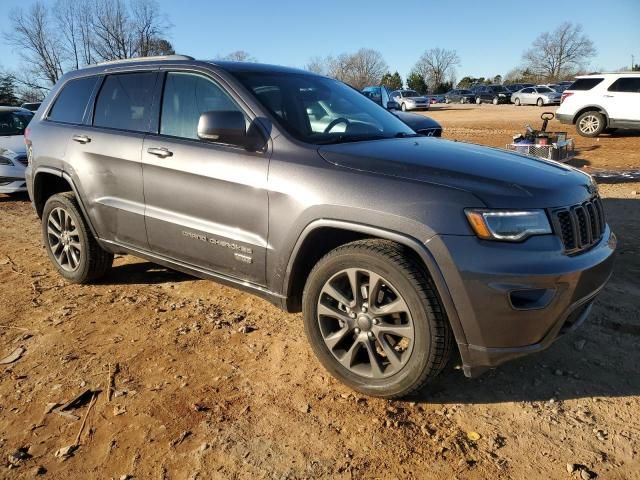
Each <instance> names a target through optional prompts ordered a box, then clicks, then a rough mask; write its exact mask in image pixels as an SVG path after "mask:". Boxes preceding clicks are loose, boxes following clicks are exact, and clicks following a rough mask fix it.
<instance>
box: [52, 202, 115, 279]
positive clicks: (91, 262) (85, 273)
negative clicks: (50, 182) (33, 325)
mask: <svg viewBox="0 0 640 480" xmlns="http://www.w3.org/2000/svg"><path fill="white" fill-rule="evenodd" d="M61 210H62V211H64V212H65V214H66V215H68V217H69V218H70V221H71V222H72V225H73V226H74V230H73V231H74V232H76V233H75V234H74V235H72V236H67V237H66V238H71V237H73V238H75V239H76V241H75V243H76V244H77V245H79V250H77V251H76V257H77V263H76V264H75V268H72V267H73V265H70V263H71V261H70V260H69V256H68V255H67V262H68V263H67V265H66V266H65V265H64V263H63V262H61V261H59V259H58V258H56V254H54V252H53V249H54V248H55V246H56V245H57V244H59V243H60V241H59V237H58V236H56V234H55V232H51V230H50V227H51V224H50V221H51V219H52V214H53V215H56V214H59V212H60V211H61ZM53 212H55V213H53ZM54 220H55V219H54ZM42 237H43V241H44V246H45V250H46V251H47V255H49V259H50V260H51V263H53V265H54V267H55V268H56V270H57V271H58V273H59V274H60V275H61V276H62V277H63V278H64V279H65V280H67V281H69V282H72V283H89V282H91V281H93V280H97V279H98V278H100V277H102V276H103V275H104V274H105V273H106V272H107V271H108V270H109V269H110V268H111V265H112V264H113V253H110V252H107V251H106V250H103V249H102V247H100V245H99V244H98V242H97V241H96V239H95V238H94V237H93V234H92V233H91V230H90V229H89V226H88V224H87V222H86V221H85V219H84V216H83V215H82V213H81V211H80V208H79V206H78V201H77V200H76V198H75V196H74V195H73V193H72V192H65V193H59V194H56V195H53V196H51V197H50V198H49V199H48V200H47V202H46V203H45V206H44V210H43V212H42ZM56 240H58V242H57V243H56ZM68 248H70V247H68Z"/></svg>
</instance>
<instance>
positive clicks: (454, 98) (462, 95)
mask: <svg viewBox="0 0 640 480" xmlns="http://www.w3.org/2000/svg"><path fill="white" fill-rule="evenodd" d="M475 101H476V96H475V95H474V94H473V92H472V91H471V90H465V89H455V90H449V91H448V92H447V93H445V94H444V103H473V102H475Z"/></svg>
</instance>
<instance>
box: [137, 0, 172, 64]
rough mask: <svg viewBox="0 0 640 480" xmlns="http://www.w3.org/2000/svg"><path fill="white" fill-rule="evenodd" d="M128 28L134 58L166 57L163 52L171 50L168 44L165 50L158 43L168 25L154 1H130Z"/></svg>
mask: <svg viewBox="0 0 640 480" xmlns="http://www.w3.org/2000/svg"><path fill="white" fill-rule="evenodd" d="M130 27H131V30H132V32H131V35H132V37H133V41H134V43H135V47H134V49H135V52H134V54H135V56H137V57H147V56H150V55H166V53H164V52H163V51H166V50H173V47H171V45H170V44H169V45H168V48H167V45H166V44H164V45H162V44H161V43H160V41H161V37H162V35H164V33H165V32H166V31H167V29H168V28H169V25H168V21H167V19H166V17H165V16H164V15H162V14H161V13H160V8H159V6H158V2H157V1H156V0H131V19H130ZM167 43H168V42H167Z"/></svg>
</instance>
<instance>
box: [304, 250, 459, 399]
mask: <svg viewBox="0 0 640 480" xmlns="http://www.w3.org/2000/svg"><path fill="white" fill-rule="evenodd" d="M303 312H304V323H305V331H306V334H307V338H308V339H309V342H310V344H311V347H312V348H313V350H314V352H315V354H316V355H317V357H318V359H319V360H320V362H321V363H322V364H323V365H324V367H325V368H326V369H327V370H328V371H329V372H330V373H331V374H332V375H333V376H334V377H336V378H337V379H338V380H340V381H341V382H343V383H345V384H347V385H349V386H350V387H351V388H353V389H355V390H357V391H359V392H362V393H365V394H367V395H374V396H378V397H384V398H398V397H402V396H406V395H408V394H410V393H412V392H414V391H416V390H418V389H420V388H422V387H423V386H424V385H425V384H426V383H427V382H428V381H429V380H431V379H432V378H434V377H435V376H436V375H438V374H439V373H440V372H441V371H442V369H443V368H444V367H445V365H446V364H447V361H448V359H449V356H450V352H451V347H452V334H451V330H450V327H449V324H448V320H447V318H446V316H445V314H444V309H443V308H442V305H441V304H440V301H439V299H438V296H437V293H436V291H435V288H434V286H433V283H432V281H431V279H430V278H429V276H428V274H427V273H426V272H425V271H424V268H423V267H422V265H420V264H419V263H418V261H417V260H416V259H415V258H414V257H413V255H412V254H411V252H409V251H407V250H406V249H405V248H404V247H402V246H400V245H398V244H396V243H393V242H389V241H385V240H362V241H357V242H353V243H349V244H347V245H344V246H341V247H338V248H336V249H335V250H333V251H331V252H330V253H328V254H327V255H325V256H324V257H323V258H322V259H321V260H320V261H319V262H318V264H317V265H316V266H315V267H314V269H313V271H312V272H311V274H310V275H309V278H308V280H307V284H306V285H305V289H304V293H303Z"/></svg>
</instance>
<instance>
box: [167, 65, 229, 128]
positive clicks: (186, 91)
mask: <svg viewBox="0 0 640 480" xmlns="http://www.w3.org/2000/svg"><path fill="white" fill-rule="evenodd" d="M239 110H240V109H239V108H238V107H237V106H236V104H235V103H234V102H233V101H232V100H231V99H230V98H229V97H228V96H227V94H226V93H225V92H224V90H222V88H220V87H219V86H218V85H217V84H215V83H214V82H213V81H212V80H209V79H208V78H206V77H203V76H201V75H195V74H192V73H178V72H170V73H167V79H166V82H165V85H164V97H163V99H162V116H161V119H160V133H161V134H162V135H171V136H173V137H181V138H193V139H197V138H198V120H199V119H200V114H201V113H203V112H212V111H218V112H229V111H239Z"/></svg>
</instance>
